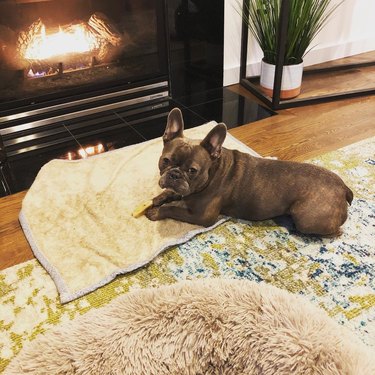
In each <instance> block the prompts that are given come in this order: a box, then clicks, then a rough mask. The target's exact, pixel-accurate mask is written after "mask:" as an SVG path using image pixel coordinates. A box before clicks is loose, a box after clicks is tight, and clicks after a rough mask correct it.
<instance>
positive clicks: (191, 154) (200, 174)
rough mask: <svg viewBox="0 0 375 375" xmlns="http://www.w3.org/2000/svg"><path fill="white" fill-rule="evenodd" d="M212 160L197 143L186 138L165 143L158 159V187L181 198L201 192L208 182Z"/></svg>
mask: <svg viewBox="0 0 375 375" xmlns="http://www.w3.org/2000/svg"><path fill="white" fill-rule="evenodd" d="M211 164H212V160H211V158H210V155H209V154H208V152H207V151H206V150H205V149H204V148H203V147H202V146H201V145H200V144H199V143H198V142H195V141H192V140H188V139H187V138H176V139H174V140H172V141H170V142H167V143H166V144H165V146H164V149H163V153H162V155H161V157H160V159H159V169H160V175H161V178H160V180H159V185H160V187H161V188H163V189H171V190H173V191H174V192H175V193H177V194H180V195H182V196H187V195H190V194H192V193H194V192H197V191H201V190H202V189H203V188H204V187H205V186H206V185H207V182H208V179H209V170H210V166H211Z"/></svg>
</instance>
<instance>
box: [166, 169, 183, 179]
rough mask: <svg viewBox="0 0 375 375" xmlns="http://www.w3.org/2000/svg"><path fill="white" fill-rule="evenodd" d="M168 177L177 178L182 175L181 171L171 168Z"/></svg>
mask: <svg viewBox="0 0 375 375" xmlns="http://www.w3.org/2000/svg"><path fill="white" fill-rule="evenodd" d="M168 177H169V178H170V179H172V180H178V179H179V178H181V177H182V176H181V172H180V171H179V170H178V169H172V170H171V171H169V173H168Z"/></svg>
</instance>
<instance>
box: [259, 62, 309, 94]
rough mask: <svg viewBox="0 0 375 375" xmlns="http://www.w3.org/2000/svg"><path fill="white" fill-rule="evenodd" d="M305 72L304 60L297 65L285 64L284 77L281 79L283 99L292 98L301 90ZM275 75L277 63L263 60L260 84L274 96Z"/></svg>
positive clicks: (267, 92) (266, 91) (266, 92)
mask: <svg viewBox="0 0 375 375" xmlns="http://www.w3.org/2000/svg"><path fill="white" fill-rule="evenodd" d="M302 74H303V62H302V63H301V64H297V65H284V67H283V78H282V81H281V92H280V98H281V99H292V98H295V97H296V96H298V95H299V94H300V92H301V84H302ZM274 77H275V65H271V64H268V63H266V62H264V61H263V60H262V63H261V73H260V85H261V87H262V90H263V91H264V93H265V94H266V95H268V96H270V97H272V96H273V82H274Z"/></svg>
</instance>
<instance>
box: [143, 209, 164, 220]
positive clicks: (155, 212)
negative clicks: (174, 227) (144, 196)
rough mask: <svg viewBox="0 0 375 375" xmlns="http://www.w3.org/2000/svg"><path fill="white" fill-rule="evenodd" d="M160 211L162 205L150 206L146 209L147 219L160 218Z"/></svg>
mask: <svg viewBox="0 0 375 375" xmlns="http://www.w3.org/2000/svg"><path fill="white" fill-rule="evenodd" d="M159 211H160V207H150V208H149V209H148V210H147V211H146V217H147V219H149V220H152V221H156V220H160V219H161V217H160V214H159Z"/></svg>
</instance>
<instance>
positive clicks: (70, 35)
mask: <svg viewBox="0 0 375 375" xmlns="http://www.w3.org/2000/svg"><path fill="white" fill-rule="evenodd" d="M97 48H99V42H98V40H97V39H96V38H95V36H94V35H93V34H92V33H90V32H89V30H88V29H87V28H86V27H85V25H84V24H76V25H71V26H69V27H68V28H64V29H62V28H61V27H59V31H58V32H56V33H50V34H49V33H47V31H46V27H45V25H42V28H41V32H40V34H36V35H33V38H32V39H31V41H30V42H29V44H28V46H27V48H26V51H25V53H24V57H25V58H26V59H28V60H44V59H50V58H53V57H55V56H60V55H64V54H69V53H84V52H89V51H93V50H95V49H97Z"/></svg>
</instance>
